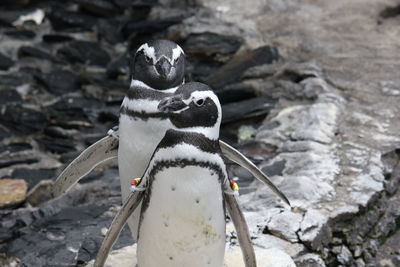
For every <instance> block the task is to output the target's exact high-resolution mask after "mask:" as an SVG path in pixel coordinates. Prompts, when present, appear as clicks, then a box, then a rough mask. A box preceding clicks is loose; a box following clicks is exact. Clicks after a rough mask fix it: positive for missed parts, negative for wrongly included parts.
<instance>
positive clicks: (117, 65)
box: [107, 53, 130, 79]
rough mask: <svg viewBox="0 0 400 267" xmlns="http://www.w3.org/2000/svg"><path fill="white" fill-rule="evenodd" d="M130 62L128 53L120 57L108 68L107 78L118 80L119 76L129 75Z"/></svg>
mask: <svg viewBox="0 0 400 267" xmlns="http://www.w3.org/2000/svg"><path fill="white" fill-rule="evenodd" d="M129 73H130V72H129V60H128V55H127V54H126V53H124V54H122V55H120V56H119V57H117V58H115V59H114V60H113V61H111V62H110V64H108V66H107V77H109V78H112V79H116V78H117V77H118V75H127V74H129Z"/></svg>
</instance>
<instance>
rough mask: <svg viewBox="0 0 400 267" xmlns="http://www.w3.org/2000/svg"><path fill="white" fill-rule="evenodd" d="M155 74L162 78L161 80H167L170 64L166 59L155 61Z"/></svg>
mask: <svg viewBox="0 0 400 267" xmlns="http://www.w3.org/2000/svg"><path fill="white" fill-rule="evenodd" d="M155 67H156V70H157V73H158V74H159V75H160V76H161V77H162V78H164V79H165V78H167V77H168V75H169V73H170V72H171V67H172V66H171V63H170V62H169V61H168V59H166V58H165V57H162V58H161V59H159V60H158V61H157V63H156V64H155Z"/></svg>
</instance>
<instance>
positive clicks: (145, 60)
mask: <svg viewBox="0 0 400 267" xmlns="http://www.w3.org/2000/svg"><path fill="white" fill-rule="evenodd" d="M184 68H185V54H184V52H183V50H182V48H181V47H180V46H179V45H177V44H176V43H174V42H171V41H168V40H155V41H149V42H147V43H145V44H143V45H141V46H140V47H139V48H138V49H137V51H136V54H135V57H134V60H133V66H132V82H131V86H130V88H129V90H128V92H127V94H126V96H125V98H124V100H123V102H122V105H121V109H120V116H119V131H118V132H119V148H118V168H119V176H120V183H121V193H122V199H123V201H125V200H126V198H127V197H128V195H129V193H130V191H129V184H130V181H131V179H132V176H134V177H139V176H141V175H142V174H143V171H144V170H145V169H146V166H147V164H148V162H149V160H150V157H151V154H152V152H153V151H154V149H155V148H156V146H157V143H158V142H159V141H160V140H161V138H162V137H163V135H164V133H165V131H166V129H168V128H170V127H171V123H170V122H169V120H168V118H167V116H166V115H165V114H164V113H162V112H159V111H158V109H157V105H158V104H159V102H160V100H161V99H162V98H164V97H166V96H170V95H172V94H173V93H174V92H175V91H176V89H177V88H178V86H179V85H181V84H183V83H184ZM139 214H140V207H139V208H138V209H137V211H136V212H135V213H134V214H133V216H132V217H131V218H130V219H129V220H128V225H129V228H130V230H131V232H132V235H133V238H134V239H135V240H136V239H137V227H138V222H139Z"/></svg>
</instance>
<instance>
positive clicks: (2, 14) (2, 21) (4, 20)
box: [0, 10, 24, 27]
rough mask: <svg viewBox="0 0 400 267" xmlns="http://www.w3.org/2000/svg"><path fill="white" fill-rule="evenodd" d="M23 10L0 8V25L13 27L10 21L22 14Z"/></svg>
mask: <svg viewBox="0 0 400 267" xmlns="http://www.w3.org/2000/svg"><path fill="white" fill-rule="evenodd" d="M23 14H24V11H22V10H21V11H5V10H0V25H4V26H8V27H13V25H12V23H13V22H14V21H16V20H17V19H18V18H19V16H21V15H23Z"/></svg>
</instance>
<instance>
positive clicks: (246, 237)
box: [225, 193, 257, 267]
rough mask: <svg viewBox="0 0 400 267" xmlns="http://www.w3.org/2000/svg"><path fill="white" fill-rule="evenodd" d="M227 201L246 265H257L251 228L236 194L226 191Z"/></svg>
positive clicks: (248, 266) (255, 266) (249, 266)
mask: <svg viewBox="0 0 400 267" xmlns="http://www.w3.org/2000/svg"><path fill="white" fill-rule="evenodd" d="M225 203H226V206H227V208H228V212H229V215H230V217H231V219H232V222H233V225H234V226H235V229H236V234H237V237H238V240H239V245H240V248H241V249H242V253H243V259H244V263H245V266H246V267H257V262H256V255H255V253H254V248H253V245H252V244H251V239H250V233H249V228H248V226H247V223H246V220H245V218H244V216H243V213H242V211H241V209H240V206H239V203H238V202H237V199H236V196H235V195H233V194H229V193H225Z"/></svg>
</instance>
